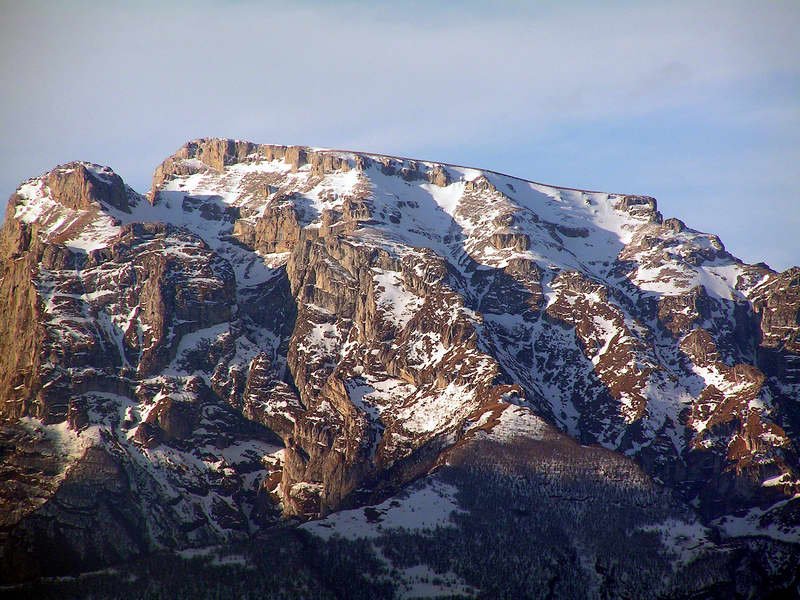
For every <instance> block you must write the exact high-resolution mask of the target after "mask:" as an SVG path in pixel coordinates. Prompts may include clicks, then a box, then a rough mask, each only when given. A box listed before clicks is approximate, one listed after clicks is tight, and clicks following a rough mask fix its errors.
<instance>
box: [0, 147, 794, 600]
mask: <svg viewBox="0 0 800 600" xmlns="http://www.w3.org/2000/svg"><path fill="white" fill-rule="evenodd" d="M0 315H1V316H0V467H1V468H2V470H3V474H4V477H3V478H2V481H0V580H5V581H8V582H15V581H22V580H26V579H32V578H36V577H41V576H52V575H64V574H69V573H75V572H79V571H88V570H92V569H98V568H102V567H105V566H108V565H112V564H118V563H121V562H125V561H130V560H133V559H136V558H140V557H145V556H148V555H150V554H152V553H153V552H158V551H163V550H185V549H187V548H194V547H207V546H211V545H219V544H226V543H228V544H230V543H235V542H241V543H247V541H248V540H252V539H254V538H253V536H262V535H272V534H271V533H270V532H275V531H278V530H280V531H285V530H286V527H289V528H290V530H291V531H296V535H301V536H303V539H304V540H306V541H305V542H304V543H305V544H312V545H314V544H316V546H314V547H315V548H316V547H319V548H322V550H319V551H320V552H323V554H324V552H326V550H325V548H328V546H327V545H330V544H334V543H343V542H341V540H342V539H348V538H352V539H360V538H366V539H369V540H372V541H371V542H370V544H371V546H370V547H371V548H372V549H373V550H374V552H375V553H376V554H375V555H376V556H377V558H376V560H377V561H378V564H385V565H388V568H391V569H393V571H392V573H390V574H378V575H374V576H373V575H370V576H369V577H367V576H366V575H365V579H364V581H361V582H360V584H363V585H365V586H367V585H373V584H375V582H376V581H378V582H382V583H381V585H383V584H385V586H384V587H382V588H380V589H381V591H380V592H377V591H375V590H374V589H373V590H372V593H374V594H379V593H380V594H383V593H385V594H387V595H389V594H391V593H395V592H396V591H397V590H396V589H394V588H393V587H392V586H395V587H397V586H401V587H402V585H410V584H409V583H408V582H409V581H410V580H409V577H412V575H410V574H409V573H412V574H413V573H415V571H413V569H418V568H421V567H420V566H419V565H422V566H423V567H424V568H425V569H428V570H432V573H433V574H434V575H433V576H435V575H436V574H442V573H446V574H448V575H447V577H451V578H452V582H451V583H452V585H453V586H454V587H453V588H452V590H451V591H454V592H455V593H461V594H465V595H470V594H477V593H483V594H486V595H488V596H496V595H502V594H509V595H510V596H513V597H522V596H521V595H520V594H522V595H523V596H524V595H525V593H526V592H525V590H528V589H531V586H535V585H541V586H544V587H545V588H546V587H547V586H548V585H549V586H550V587H549V588H548V589H550V592H551V593H552V594H553V595H555V596H561V597H575V594H579V595H581V594H582V593H583V592H585V595H587V596H592V597H594V596H602V595H606V596H609V597H618V596H625V595H635V596H638V597H642V596H647V595H651V596H653V597H657V596H664V595H668V596H677V595H681V594H685V595H689V594H694V593H698V594H706V595H710V596H717V595H718V596H724V595H726V594H730V593H743V594H747V593H749V592H750V591H752V590H755V592H758V593H757V594H756V595H758V594H760V593H762V592H763V594H765V595H766V594H768V593H771V592H773V591H776V590H781V591H786V590H790V591H791V590H795V591H796V590H797V587H796V586H797V585H798V583H799V582H798V579H797V574H796V571H795V570H794V567H796V565H797V564H798V560H800V496H798V493H800V462H799V461H798V454H797V452H798V444H799V443H800V437H799V436H800V404H798V399H800V269H798V268H797V267H795V268H793V269H790V270H788V271H786V272H784V273H776V272H774V271H772V270H771V269H769V268H768V267H767V266H766V265H764V264H758V265H749V264H745V263H743V262H742V261H741V260H739V259H737V258H736V257H734V256H732V255H731V254H730V253H729V252H727V251H726V249H725V247H724V245H723V244H722V242H721V241H720V240H719V239H718V238H717V237H716V236H714V235H711V234H707V233H702V232H699V231H695V230H693V229H691V228H690V227H688V226H687V225H686V224H684V223H683V222H682V221H680V220H678V219H675V218H668V219H665V218H664V217H663V216H662V215H661V213H660V212H659V211H658V210H657V206H656V201H655V200H654V199H653V198H649V197H644V196H632V195H624V194H608V193H601V192H594V191H585V190H578V189H569V188H559V187H554V186H548V185H544V184H540V183H535V182H531V181H526V180H523V179H519V178H515V177H511V176H508V175H504V174H500V173H495V172H491V171H485V170H480V169H474V168H468V167H462V166H456V165H449V164H443V163H435V162H429V161H422V160H413V159H408V158H398V157H390V156H382V155H376V154H368V153H360V152H351V151H342V150H326V149H319V148H308V147H299V146H277V145H263V144H254V143H251V142H244V141H234V140H224V139H200V140H195V141H192V142H189V143H187V144H186V145H185V146H183V147H182V148H181V149H180V150H178V151H177V152H176V153H175V154H174V155H173V156H171V157H169V158H167V159H166V160H165V161H164V162H163V163H162V164H161V165H160V166H159V167H158V168H157V169H156V172H155V174H154V177H153V186H152V189H151V190H150V192H149V193H148V194H147V195H141V194H139V193H137V192H135V191H134V190H132V189H131V188H130V187H128V186H126V185H125V184H124V182H123V181H122V179H121V178H120V177H119V176H118V175H116V174H115V173H114V172H113V171H112V170H111V169H109V168H108V167H101V166H98V165H94V164H90V163H85V162H73V163H69V164H66V165H62V166H59V167H56V168H55V169H53V170H52V171H50V172H48V173H46V174H44V175H42V176H40V177H37V178H34V179H30V180H28V181H26V182H24V183H23V184H22V185H21V186H20V187H19V188H18V189H17V191H16V192H15V193H14V194H13V195H12V196H11V198H10V200H9V204H8V209H7V212H6V219H5V223H4V225H3V229H2V232H0ZM364 507H366V508H364ZM412 513H413V514H412ZM320 518H322V520H315V519H320ZM309 519H311V520H314V521H312V522H310V523H307V524H305V525H302V526H300V527H299V529H296V527H297V524H298V523H300V522H303V521H307V520H309ZM432 532H433V533H432ZM333 533H338V534H339V535H338V536H333V535H332V534H333ZM523 534H524V536H523ZM292 535H295V534H294V533H293V534H292ZM431 536H433V537H431ZM520 536H522V537H520ZM481 539H486V540H491V541H492V543H493V544H495V546H492V547H491V548H488V547H487V548H483V549H482V550H481V549H479V548H478V546H480V544H481V542H480V541H479V540H481ZM537 539H538V540H540V541H541V540H547V541H546V542H545V541H541V548H545V549H546V550H547V551H545V552H542V551H541V548H540V551H537V550H535V549H534V546H532V545H531V544H532V540H537ZM309 540H313V541H309ZM331 540H333V541H331ZM337 540H338V541H337ZM442 540H447V542H446V543H445V542H443V541H442ZM423 542H424V543H423ZM439 543H441V547H440V546H439V545H437V544H439ZM487 543H488V542H487ZM425 544H427V546H425ZM508 544H511V545H512V547H514V548H516V549H517V550H516V551H515V557H516V558H515V559H514V560H510V559H509V558H508V557H502V556H501V555H500V554H497V553H495V549H497V547H499V546H505V545H508ZM420 545H423V546H425V547H435V548H436V552H435V554H432V555H428V554H426V551H422V550H420V547H421V546H420ZM337 548H338V547H337ZM400 549H405V550H403V552H401V551H400ZM406 551H407V553H404V552H406ZM337 552H343V551H342V549H341V548H338V550H337ZM548 552H549V554H548ZM407 554H410V555H413V556H414V557H415V558H414V559H413V560H416V561H417V562H416V563H414V564H411V563H413V560H411V563H410V562H409V559H408V556H407ZM344 555H345V556H347V553H346V552H345V553H344ZM534 555H535V556H534ZM526 557H527V558H526ZM548 557H549V558H548ZM551 559H552V560H551ZM296 560H300V561H301V562H302V559H296ZM343 560H344V559H343ZM353 560H354V561H355V560H356V559H353ZM381 561H382V562H381ZM323 562H324V561H323ZM345 562H346V561H345ZM315 564H317V563H315ZM326 564H327V563H326ZM501 564H502V565H504V566H503V567H502V568H501V566H500V565H501ZM303 568H304V569H306V570H308V569H311V567H309V566H308V565H307V564H306V565H304V566H303ZM504 569H508V572H506V571H504ZM312 571H313V569H311V571H309V572H312ZM521 572H525V573H527V575H526V577H525V578H521V577H520V576H519V573H521ZM567 574H570V575H569V576H568V575H567ZM562 575H563V577H562ZM445 579H446V578H445ZM314 581H315V582H316V583H315V584H314V585H318V586H319V589H320V590H322V589H323V588H324V589H326V590H327V591H328V592H330V593H332V594H334V595H335V594H336V588H335V586H334V587H331V586H333V585H334V584H333V583H331V581H329V580H328V579H325V578H324V577H321V578H319V579H316V580H314ZM654 581H655V582H660V583H657V584H654V583H653V582H654ZM356 583H357V582H353V585H356ZM309 585H311V587H310V588H307V589H306V590H307V591H308V589H312V588H313V587H314V585H312V584H309ZM325 586H328V587H325ZM747 586H751V587H752V589H749V588H747ZM398 589H399V588H398ZM748 590H749V591H748ZM278 591H281V590H278V588H276V593H277V592H278ZM283 591H286V590H282V592H283ZM282 592H281V593H282ZM286 593H287V594H288V593H289V592H288V591H287V592H286ZM298 593H299V594H300V596H302V593H301V592H298Z"/></svg>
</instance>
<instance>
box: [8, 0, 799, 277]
mask: <svg viewBox="0 0 800 600" xmlns="http://www.w3.org/2000/svg"><path fill="white" fill-rule="evenodd" d="M2 15H3V18H2V20H1V22H0V85H2V89H3V94H2V96H0V107H1V110H2V112H0V114H2V119H1V120H0V194H2V195H3V196H4V197H7V196H8V195H10V194H11V192H13V190H14V188H15V187H16V186H17V184H18V183H19V182H20V181H21V180H23V179H25V178H27V177H30V176H34V175H38V174H39V173H41V172H43V171H45V170H47V169H49V168H51V167H52V166H54V165H56V164H58V163H63V162H67V161H69V160H74V159H85V160H92V161H95V162H99V163H103V164H108V165H110V166H111V167H113V168H114V169H115V170H116V171H117V172H118V173H120V174H121V175H122V176H123V177H124V178H125V179H126V181H128V183H130V184H131V185H132V186H133V187H135V188H136V189H138V190H139V191H145V190H146V189H147V188H148V187H149V182H150V176H151V174H152V172H153V170H154V168H155V166H156V165H157V164H158V163H159V162H160V161H161V160H162V159H163V158H165V157H166V156H167V155H169V154H170V153H172V152H173V151H174V150H175V149H177V148H178V147H179V146H180V145H181V144H182V143H184V142H185V141H187V140H188V139H192V138H196V137H201V136H209V135H213V136H224V137H238V138H244V139H251V140H253V141H258V142H272V143H284V144H308V145H315V146H327V147H337V148H352V149H357V150H369V151H375V152H385V153H390V154H401V155H407V156H415V157H420V158H429V159H434V160H442V161H446V162H453V163H461V164H468V165H472V166H477V167H484V168H491V169H495V170H500V171H504V172H507V173H511V174H513V175H518V176H521V177H526V178H529V179H534V180H537V181H542V182H546V183H553V184H561V185H566V186H574V187H586V188H590V189H600V190H607V191H614V192H628V193H640V194H647V195H652V196H655V197H656V198H657V199H658V202H659V207H660V209H661V211H662V212H663V213H664V214H665V216H677V217H679V218H681V219H683V220H684V221H686V222H687V224H688V225H689V226H691V227H694V228H696V229H700V230H704V231H711V232H713V233H716V234H718V235H719V236H720V237H721V238H722V240H723V242H724V243H725V244H726V246H727V247H728V249H729V250H730V251H732V252H733V253H734V254H736V255H737V256H739V257H741V258H742V259H744V260H747V261H749V262H757V261H762V260H763V261H766V262H768V263H769V264H770V265H771V266H772V267H773V268H776V269H785V268H787V267H788V266H790V265H792V264H800V241H798V237H799V236H798V232H800V193H799V192H800V167H799V166H798V165H800V60H798V56H800V35H798V33H797V32H798V31H800V2H796V1H787V2H779V1H773V2H739V1H736V0H728V1H725V2H713V1H697V2H675V1H673V2H538V3H536V2H515V1H509V2H439V3H434V2H413V1H412V2H399V1H398V2H391V3H389V2H373V3H364V2H295V3H287V2H280V3H279V2H275V3H273V2H251V1H244V0H242V1H237V2H202V1H200V2H191V3H189V2H158V3H156V2H146V1H145V2H136V3H123V2H113V1H107V2H96V3H89V2H70V3H60V2H59V3H55V2H52V3H47V2H36V1H29V2H24V3H22V2H13V3H12V2H7V1H3V6H2Z"/></svg>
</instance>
